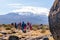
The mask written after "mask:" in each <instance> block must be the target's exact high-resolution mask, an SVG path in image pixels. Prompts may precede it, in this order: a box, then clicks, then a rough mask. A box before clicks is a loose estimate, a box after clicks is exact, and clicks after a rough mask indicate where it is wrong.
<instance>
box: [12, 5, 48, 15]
mask: <svg viewBox="0 0 60 40" xmlns="http://www.w3.org/2000/svg"><path fill="white" fill-rule="evenodd" d="M12 12H20V13H21V12H32V13H34V14H37V15H46V16H47V15H48V14H49V9H47V8H44V7H32V6H22V7H20V9H16V10H13V11H12Z"/></svg>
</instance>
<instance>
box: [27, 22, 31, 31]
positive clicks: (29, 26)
mask: <svg viewBox="0 0 60 40" xmlns="http://www.w3.org/2000/svg"><path fill="white" fill-rule="evenodd" d="M27 28H28V29H30V30H32V25H31V23H29V22H27Z"/></svg>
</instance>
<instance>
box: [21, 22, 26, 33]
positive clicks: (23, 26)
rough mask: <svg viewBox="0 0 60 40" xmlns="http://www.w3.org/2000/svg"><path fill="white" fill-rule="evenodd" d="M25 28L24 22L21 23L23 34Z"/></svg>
mask: <svg viewBox="0 0 60 40" xmlns="http://www.w3.org/2000/svg"><path fill="white" fill-rule="evenodd" d="M25 27H26V24H25V23H24V22H22V31H23V32H24V33H25V32H26V31H25V30H24V28H25Z"/></svg>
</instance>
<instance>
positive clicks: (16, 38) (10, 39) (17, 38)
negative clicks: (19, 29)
mask: <svg viewBox="0 0 60 40" xmlns="http://www.w3.org/2000/svg"><path fill="white" fill-rule="evenodd" d="M8 40H19V37H17V36H10V37H9V39H8Z"/></svg>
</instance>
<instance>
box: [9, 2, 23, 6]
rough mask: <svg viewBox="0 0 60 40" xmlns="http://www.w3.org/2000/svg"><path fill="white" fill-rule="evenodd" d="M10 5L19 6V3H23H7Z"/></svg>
mask: <svg viewBox="0 0 60 40" xmlns="http://www.w3.org/2000/svg"><path fill="white" fill-rule="evenodd" d="M8 5H10V6H19V5H23V4H20V3H13V4H8Z"/></svg>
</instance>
